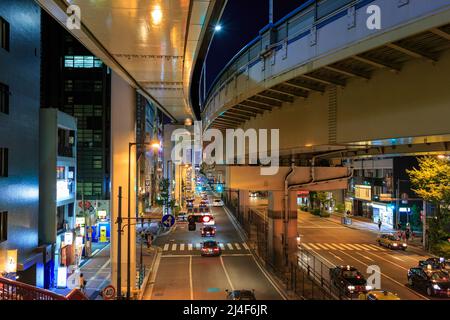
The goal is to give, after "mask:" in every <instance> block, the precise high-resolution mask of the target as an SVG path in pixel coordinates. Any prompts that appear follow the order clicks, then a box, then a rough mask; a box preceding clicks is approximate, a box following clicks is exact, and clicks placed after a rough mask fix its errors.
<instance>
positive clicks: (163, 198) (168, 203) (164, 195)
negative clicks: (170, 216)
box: [156, 179, 175, 212]
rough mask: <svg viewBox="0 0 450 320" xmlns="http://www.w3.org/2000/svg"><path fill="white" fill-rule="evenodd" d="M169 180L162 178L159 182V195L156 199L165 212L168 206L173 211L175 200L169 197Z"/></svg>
mask: <svg viewBox="0 0 450 320" xmlns="http://www.w3.org/2000/svg"><path fill="white" fill-rule="evenodd" d="M169 189H170V181H169V179H162V180H161V181H160V182H159V197H158V198H157V200H156V203H157V204H158V205H160V206H164V207H165V210H166V212H167V211H168V210H169V208H170V209H171V210H172V211H173V209H174V207H175V200H169V199H170V190H169Z"/></svg>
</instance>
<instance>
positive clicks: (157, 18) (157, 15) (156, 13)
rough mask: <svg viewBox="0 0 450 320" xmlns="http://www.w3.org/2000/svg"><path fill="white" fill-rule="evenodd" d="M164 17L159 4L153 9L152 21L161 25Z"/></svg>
mask: <svg viewBox="0 0 450 320" xmlns="http://www.w3.org/2000/svg"><path fill="white" fill-rule="evenodd" d="M162 18H163V13H162V10H161V7H160V6H159V5H157V6H155V7H154V9H153V10H152V23H153V24H154V25H159V24H161V21H162Z"/></svg>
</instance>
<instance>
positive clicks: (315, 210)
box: [311, 209, 320, 216]
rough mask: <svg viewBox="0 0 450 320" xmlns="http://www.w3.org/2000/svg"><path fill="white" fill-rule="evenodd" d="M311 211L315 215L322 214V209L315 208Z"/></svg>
mask: <svg viewBox="0 0 450 320" xmlns="http://www.w3.org/2000/svg"><path fill="white" fill-rule="evenodd" d="M311 213H312V214H313V215H315V216H320V209H313V210H312V211H311Z"/></svg>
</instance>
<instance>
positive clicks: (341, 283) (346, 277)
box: [330, 265, 373, 295]
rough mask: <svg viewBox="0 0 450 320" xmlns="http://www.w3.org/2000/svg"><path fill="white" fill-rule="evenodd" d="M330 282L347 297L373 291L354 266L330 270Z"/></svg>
mask: <svg viewBox="0 0 450 320" xmlns="http://www.w3.org/2000/svg"><path fill="white" fill-rule="evenodd" d="M330 280H331V282H332V284H333V285H334V286H335V287H337V288H338V289H339V290H340V291H341V292H343V293H345V294H346V295H353V294H355V293H361V292H367V291H369V290H372V289H373V288H372V287H371V286H368V285H367V281H366V279H365V278H364V276H363V275H362V274H361V272H359V271H358V269H356V268H355V267H352V266H349V265H347V266H337V267H335V268H331V269H330Z"/></svg>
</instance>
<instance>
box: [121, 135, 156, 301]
mask: <svg viewBox="0 0 450 320" xmlns="http://www.w3.org/2000/svg"><path fill="white" fill-rule="evenodd" d="M133 146H150V147H152V148H153V149H154V150H159V148H160V147H161V145H160V143H159V141H156V140H154V141H152V142H129V143H128V217H127V218H128V234H127V241H128V247H127V248H128V251H127V299H128V300H129V299H130V289H131V281H130V277H131V250H130V249H131V248H130V247H131V227H130V226H131V224H130V219H131V216H130V215H131V182H130V180H131V148H132V147H133ZM141 268H142V241H141Z"/></svg>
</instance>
